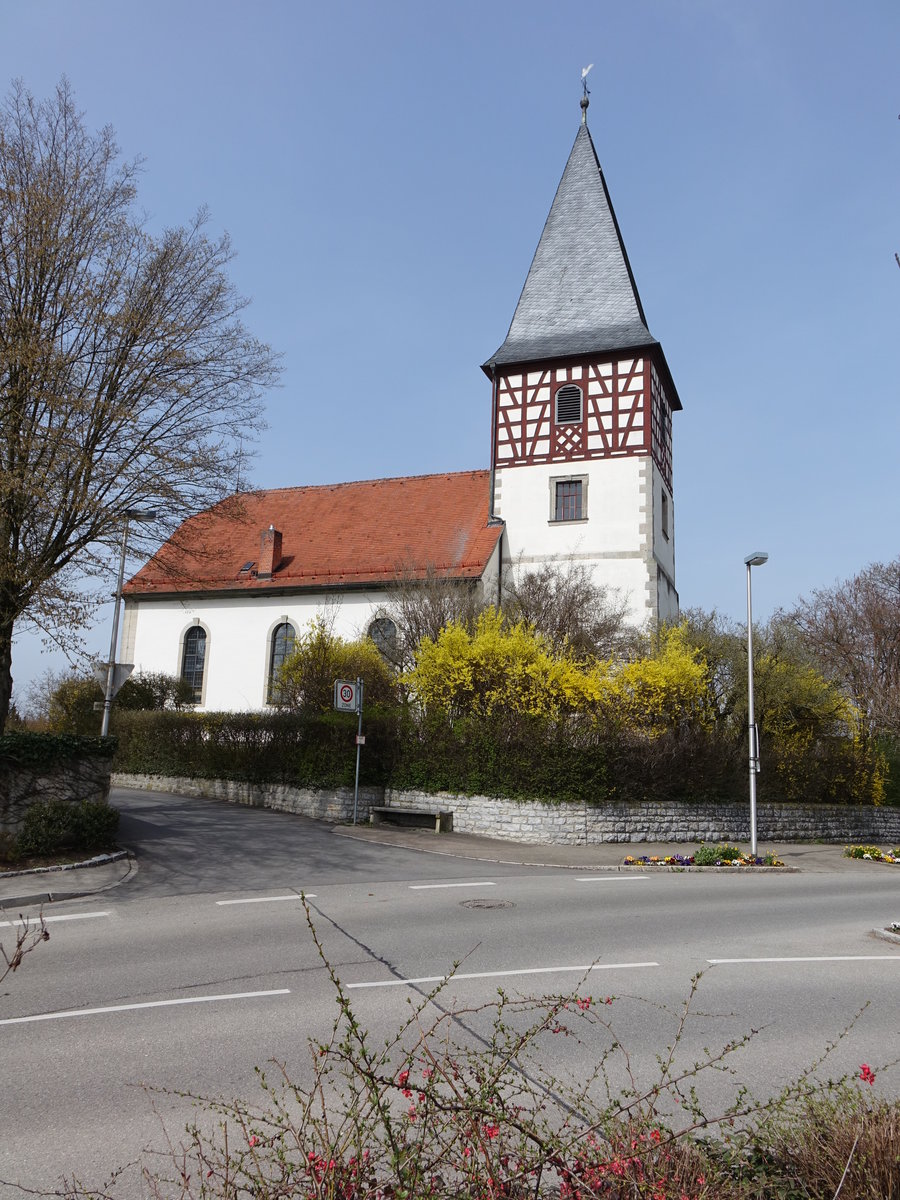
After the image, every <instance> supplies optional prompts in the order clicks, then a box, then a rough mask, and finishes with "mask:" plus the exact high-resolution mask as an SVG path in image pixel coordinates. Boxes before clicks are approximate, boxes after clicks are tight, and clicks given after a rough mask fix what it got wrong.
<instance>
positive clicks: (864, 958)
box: [706, 954, 900, 965]
mask: <svg viewBox="0 0 900 1200" xmlns="http://www.w3.org/2000/svg"><path fill="white" fill-rule="evenodd" d="M706 961H707V962H708V963H711V964H713V965H721V964H725V963H792V962H900V954H822V955H817V956H813V955H810V956H808V957H802V958H799V957H798V958H708V959H707V960H706Z"/></svg>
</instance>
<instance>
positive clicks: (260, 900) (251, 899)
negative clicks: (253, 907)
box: [216, 892, 316, 908]
mask: <svg viewBox="0 0 900 1200" xmlns="http://www.w3.org/2000/svg"><path fill="white" fill-rule="evenodd" d="M304 894H305V896H306V899H307V900H315V898H316V893H315V892H306V893H304ZM300 899H301V896H300V894H299V893H298V892H294V894H293V895H292V896H248V897H247V898H246V899H245V900H217V901H216V904H217V905H218V906H219V907H220V908H221V907H222V906H223V905H225V904H274V903H275V902H276V900H300Z"/></svg>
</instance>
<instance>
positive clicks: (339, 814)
mask: <svg viewBox="0 0 900 1200" xmlns="http://www.w3.org/2000/svg"><path fill="white" fill-rule="evenodd" d="M113 784H114V785H115V786H116V787H128V788H140V789H141V790H144V791H152V792H174V793H175V794H176V795H178V796H200V797H204V798H205V799H207V800H227V801H228V802H229V803H230V804H247V805H249V806H250V807H251V808H272V809H275V810H276V811H278V812H292V813H298V814H299V815H300V816H303V817H313V818H314V819H315V820H317V821H334V822H336V823H341V824H343V823H345V822H347V821H352V820H353V788H338V789H336V790H333V791H321V790H319V789H315V788H298V787H289V786H288V785H287V784H279V783H268V784H259V783H240V782H238V781H236V780H233V779H188V778H186V777H184V776H174V775H124V774H115V775H113ZM379 804H384V788H380V787H379V788H371V787H370V788H360V789H359V807H358V812H357V819H358V820H359V822H360V823H362V824H365V823H367V822H368V820H369V809H370V808H374V807H375V806H376V805H379Z"/></svg>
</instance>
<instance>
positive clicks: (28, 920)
mask: <svg viewBox="0 0 900 1200" xmlns="http://www.w3.org/2000/svg"><path fill="white" fill-rule="evenodd" d="M108 916H109V913H108V912H88V913H66V914H65V916H58V917H44V924H45V925H49V924H50V923H51V922H52V921H90V920H91V919H92V918H94V917H108ZM26 924H27V925H28V927H29V928H30V929H40V927H41V918H40V917H19V918H17V919H16V920H15V921H0V928H3V929H8V928H10V926H12V925H26Z"/></svg>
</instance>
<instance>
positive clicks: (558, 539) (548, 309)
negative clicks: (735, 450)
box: [483, 94, 681, 625]
mask: <svg viewBox="0 0 900 1200" xmlns="http://www.w3.org/2000/svg"><path fill="white" fill-rule="evenodd" d="M581 103H582V123H581V126H580V128H579V130H578V135H577V136H576V138H575V144H574V146H573V147H572V152H571V154H570V155H569V161H568V163H567V164H566V169H565V171H564V172H563V176H562V179H561V181H560V184H559V187H558V189H557V192H556V196H555V198H554V200H553V205H552V207H551V209H550V215H549V216H548V218H547V222H546V224H545V226H544V231H543V233H542V234H541V239H540V242H539V243H538V248H537V250H536V252H535V255H534V260H533V261H532V264H531V268H530V270H529V272H528V277H527V278H526V280H525V286H524V287H523V289H522V294H521V296H520V297H519V303H518V305H517V306H516V311H515V314H514V315H513V319H512V324H511V325H510V327H509V333H508V334H507V335H506V340H505V341H504V342H503V345H502V346H501V347H500V348H499V350H497V351H496V353H495V354H493V355H492V356H491V357H490V358H489V359H488V361H487V362H486V363H485V364H484V366H483V370H484V371H485V373H486V374H487V375H488V376H489V378H490V379H491V381H492V385H493V414H492V424H491V434H492V436H491V443H492V444H491V489H492V497H491V500H492V509H491V511H492V515H493V516H494V517H496V518H501V519H502V520H503V522H504V523H505V529H504V534H503V541H502V572H503V576H504V577H506V578H508V577H509V574H508V573H509V572H510V571H513V572H518V571H527V570H529V569H535V568H538V567H540V566H542V565H543V564H545V563H547V562H560V563H562V562H566V561H568V560H571V561H573V562H576V563H583V564H584V565H585V566H586V567H588V568H589V569H590V570H591V572H592V574H593V577H594V580H595V582H596V583H598V584H603V585H605V586H607V587H609V588H611V589H615V590H616V591H617V592H618V593H619V595H620V596H621V597H622V599H624V600H626V601H627V605H628V609H627V611H628V619H629V620H630V621H632V622H633V623H635V624H638V625H644V624H646V623H647V622H648V621H649V622H651V623H655V622H657V621H660V620H667V619H672V618H674V617H677V615H678V593H677V591H676V589H675V513H674V505H673V502H672V413H673V412H675V411H677V410H679V409H680V408H681V401H680V400H679V398H678V393H677V391H676V389H675V384H674V382H673V381H672V376H671V373H670V372H669V368H668V365H667V363H666V360H665V356H664V355H663V351H662V347H661V346H660V344H659V342H657V341H656V340H655V338H653V337H652V336H651V334H650V331H649V329H648V327H647V320H646V318H645V316H644V310H643V307H642V305H641V300H640V296H639V295H638V290H637V285H636V284H635V281H634V276H633V275H632V272H631V266H630V264H629V262H628V255H627V253H626V250H625V245H624V243H623V241H622V235H621V233H620V231H619V225H618V222H617V220H616V215H615V212H614V211H613V206H612V201H611V200H610V197H609V192H608V190H607V187H606V180H605V179H604V176H603V171H602V170H601V167H600V162H599V160H598V158H597V152H596V150H595V149H594V143H593V140H592V139H591V135H590V132H589V130H588V127H587V119H586V118H587V106H588V100H587V94H585V96H584V99H583V100H582V102H581Z"/></svg>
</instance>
